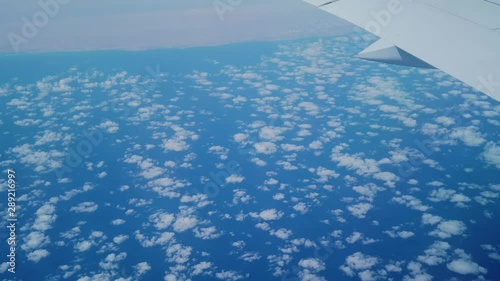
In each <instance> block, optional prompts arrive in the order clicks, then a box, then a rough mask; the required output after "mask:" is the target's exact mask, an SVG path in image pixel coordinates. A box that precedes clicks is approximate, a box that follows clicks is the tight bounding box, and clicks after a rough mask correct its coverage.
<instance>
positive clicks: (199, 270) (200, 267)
mask: <svg viewBox="0 0 500 281" xmlns="http://www.w3.org/2000/svg"><path fill="white" fill-rule="evenodd" d="M212 267H213V265H212V263H211V262H206V261H202V262H200V263H198V264H195V265H194V266H193V272H192V275H193V276H197V275H200V274H203V273H204V272H205V271H207V269H211V268H212Z"/></svg>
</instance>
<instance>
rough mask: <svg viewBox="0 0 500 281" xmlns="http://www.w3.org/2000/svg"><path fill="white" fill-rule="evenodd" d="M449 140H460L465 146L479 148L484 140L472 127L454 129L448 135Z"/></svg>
mask: <svg viewBox="0 0 500 281" xmlns="http://www.w3.org/2000/svg"><path fill="white" fill-rule="evenodd" d="M450 137H451V138H454V139H460V140H461V141H462V142H463V143H464V144H465V145H467V146H480V145H481V144H483V143H484V142H485V141H486V140H485V139H484V138H483V137H482V136H481V134H480V133H478V132H477V128H476V127H473V126H469V127H460V128H455V129H453V131H452V132H451V134H450Z"/></svg>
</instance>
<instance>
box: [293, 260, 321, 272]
mask: <svg viewBox="0 0 500 281" xmlns="http://www.w3.org/2000/svg"><path fill="white" fill-rule="evenodd" d="M299 266H300V267H303V268H306V269H309V270H312V271H315V272H319V271H323V270H325V269H326V267H325V263H324V262H323V261H322V260H320V259H317V258H307V259H301V260H300V261H299Z"/></svg>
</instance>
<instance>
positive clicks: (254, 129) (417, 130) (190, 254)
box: [0, 33, 500, 281]
mask: <svg viewBox="0 0 500 281" xmlns="http://www.w3.org/2000/svg"><path fill="white" fill-rule="evenodd" d="M373 41H374V40H373V38H371V37H366V36H365V35H363V34H359V33H351V34H347V35H344V36H339V37H332V38H312V39H298V40H292V41H280V42H254V43H239V44H231V45H224V46H215V47H198V48H186V49H162V50H148V51H138V52H131V51H95V52H68V53H37V54H18V55H1V56H0V79H1V80H0V106H1V107H0V109H1V110H0V128H1V133H2V142H1V143H2V146H1V151H0V155H1V156H0V165H1V167H2V170H3V171H4V172H3V176H2V178H0V181H1V189H0V190H1V191H2V192H1V193H2V194H4V195H3V196H4V197H3V199H1V200H0V207H1V208H2V210H5V214H4V215H3V217H4V218H5V219H2V221H1V222H0V226H2V229H4V230H5V232H4V231H2V233H1V234H0V235H2V243H1V245H0V251H1V252H2V255H1V256H2V259H1V260H0V274H1V278H0V279H1V280H29V281H37V280H78V281H87V280H92V281H93V280H120V281H125V280H168V281H171V280H363V281H370V280H405V281H410V280H419V281H422V280H450V281H452V280H498V276H500V269H499V268H500V267H499V266H498V265H499V262H500V240H499V238H498V237H500V227H499V226H498V223H497V222H498V215H499V212H500V208H499V207H498V205H496V204H497V203H498V200H499V196H500V174H499V169H500V141H499V133H498V126H500V118H499V116H500V105H499V104H498V103H497V102H496V101H494V100H493V99H491V98H489V97H487V96H485V95H483V94H481V93H478V92H476V91H474V90H472V89H471V88H470V87H468V86H466V85H464V84H462V83H461V82H459V81H457V80H455V79H454V78H452V77H450V76H448V75H446V74H444V73H442V72H440V71H438V70H430V69H410V68H405V67H399V66H390V67H389V66H387V65H382V64H378V63H373V62H367V61H362V60H358V59H356V58H355V55H356V54H357V53H359V51H361V50H362V49H364V48H365V47H366V46H368V45H370V44H371V43H372V42H373ZM7 169H11V170H13V171H15V181H16V186H17V187H16V192H15V193H16V195H15V197H16V218H17V222H16V232H15V264H14V267H15V270H13V269H12V267H13V266H12V265H13V264H11V263H9V258H8V257H7V255H8V254H9V252H10V251H11V249H10V246H9V245H8V241H9V240H8V237H9V235H10V233H8V232H7V225H8V224H9V223H8V220H7V218H8V213H7V197H8V196H7V193H8V190H7V186H8V185H7V183H8V181H7V180H8V175H7ZM13 271H15V273H13Z"/></svg>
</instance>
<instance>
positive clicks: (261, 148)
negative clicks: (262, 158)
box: [254, 142, 277, 154]
mask: <svg viewBox="0 0 500 281" xmlns="http://www.w3.org/2000/svg"><path fill="white" fill-rule="evenodd" d="M254 147H255V150H256V151H257V153H262V154H273V153H275V152H276V151H277V148H276V145H275V144H274V143H272V142H258V143H256V144H254Z"/></svg>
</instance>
